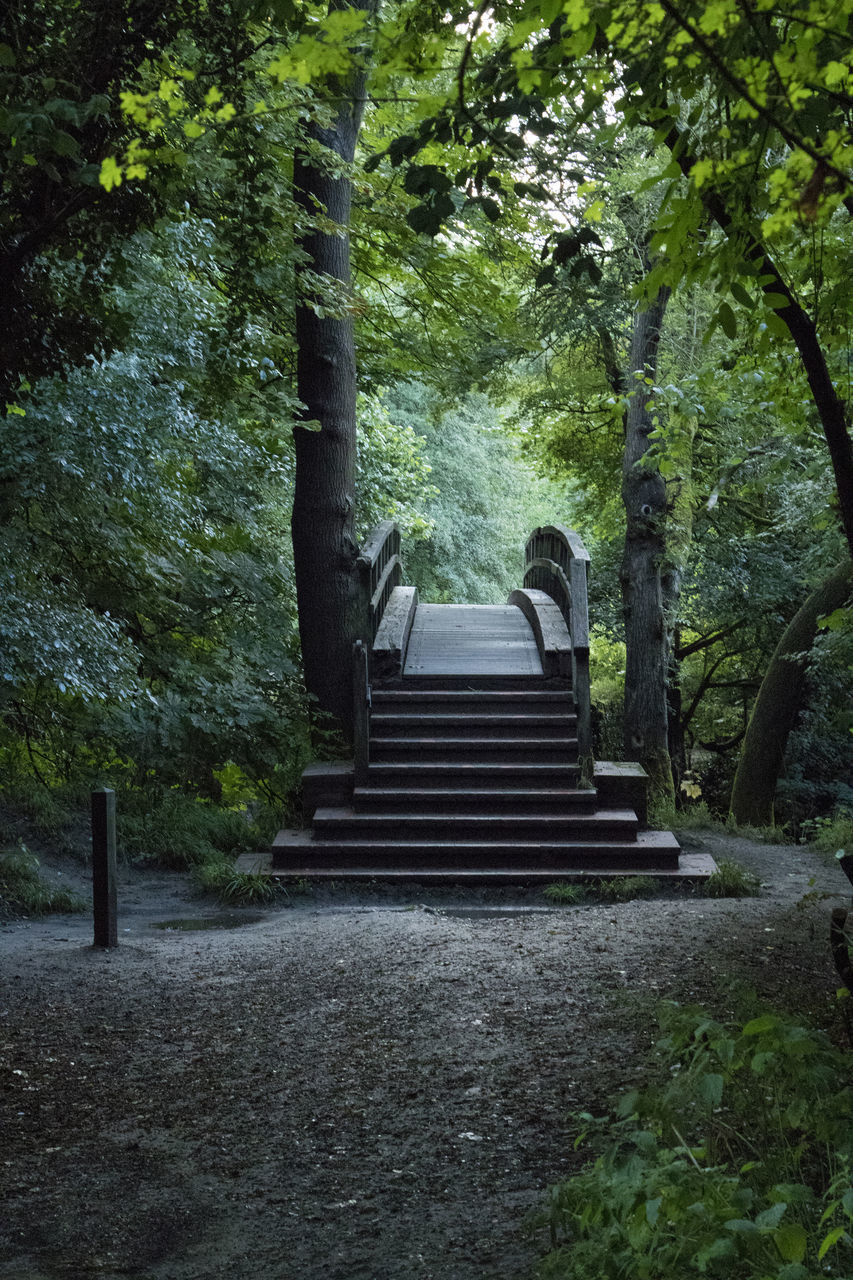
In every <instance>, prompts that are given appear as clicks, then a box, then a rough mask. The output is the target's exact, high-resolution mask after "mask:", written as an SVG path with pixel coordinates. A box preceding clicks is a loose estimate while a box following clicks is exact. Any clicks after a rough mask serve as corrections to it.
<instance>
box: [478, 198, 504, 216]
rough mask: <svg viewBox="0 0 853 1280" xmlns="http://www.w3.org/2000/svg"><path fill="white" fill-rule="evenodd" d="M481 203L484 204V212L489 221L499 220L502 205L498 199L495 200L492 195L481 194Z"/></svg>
mask: <svg viewBox="0 0 853 1280" xmlns="http://www.w3.org/2000/svg"><path fill="white" fill-rule="evenodd" d="M480 204H481V205H482V206H483V213H484V214H485V215H486V217H487V218H488V219H489V222H497V221H498V219H499V218H500V216H501V207H500V205H499V204H498V202H497V200H493V199H492V198H491V196H481V197H480Z"/></svg>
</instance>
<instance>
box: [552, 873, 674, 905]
mask: <svg viewBox="0 0 853 1280" xmlns="http://www.w3.org/2000/svg"><path fill="white" fill-rule="evenodd" d="M656 889H657V885H656V883H655V881H654V880H653V879H652V877H651V876H614V877H613V879H612V880H589V881H587V882H585V883H584V884H568V883H566V882H565V881H562V880H561V881H558V882H557V883H556V884H549V885H546V886H545V888H544V889H543V890H542V892H543V894H544V895H545V897H546V898H547V899H548V901H549V902H553V903H554V904H555V905H557V906H566V907H569V906H576V905H577V904H578V903H579V902H587V901H589V900H590V899H597V900H598V901H599V902H630V901H631V899H632V898H647V897H649V895H650V894H653V893H654V892H655V891H656Z"/></svg>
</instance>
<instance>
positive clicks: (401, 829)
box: [314, 814, 637, 845]
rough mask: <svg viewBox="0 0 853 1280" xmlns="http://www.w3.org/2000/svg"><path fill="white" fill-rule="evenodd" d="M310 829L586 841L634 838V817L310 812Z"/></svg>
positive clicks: (372, 836) (378, 835) (362, 835)
mask: <svg viewBox="0 0 853 1280" xmlns="http://www.w3.org/2000/svg"><path fill="white" fill-rule="evenodd" d="M314 833H315V835H316V836H317V837H318V839H321V840H375V841H376V842H377V843H378V844H381V843H387V842H389V841H404V842H408V841H418V840H425V841H430V840H458V841H459V842H460V843H462V842H464V841H466V840H476V841H481V842H486V841H488V840H495V839H498V840H520V841H523V842H525V843H530V842H531V841H536V842H539V841H544V842H546V843H547V842H550V841H558V840H568V841H576V840H583V841H585V842H587V843H589V844H595V845H598V844H602V843H607V842H608V841H613V840H618V841H620V842H622V843H626V844H627V843H628V842H629V841H631V840H633V839H635V838H636V835H637V824H636V822H633V823H629V822H600V823H597V822H591V823H589V825H584V826H581V825H580V823H579V821H578V818H577V817H575V818H561V817H558V816H555V817H553V818H552V819H551V820H550V821H544V822H543V821H537V820H536V819H535V818H523V817H519V818H514V817H513V818H509V817H506V818H502V819H496V818H494V817H491V816H488V815H483V816H482V817H476V816H475V817H471V816H470V815H468V816H466V820H465V821H464V822H463V821H462V820H461V819H460V817H459V816H458V815H456V816H454V815H450V816H449V817H446V818H443V817H426V816H425V815H424V816H419V817H417V818H415V817H410V818H407V817H404V816H403V815H402V814H401V815H399V816H398V817H397V818H396V819H395V821H393V822H382V821H380V820H377V819H374V818H372V817H371V816H370V815H369V814H365V815H364V816H363V818H362V820H361V821H344V820H343V819H341V820H337V821H331V820H330V821H320V820H318V819H317V818H316V816H315V818H314Z"/></svg>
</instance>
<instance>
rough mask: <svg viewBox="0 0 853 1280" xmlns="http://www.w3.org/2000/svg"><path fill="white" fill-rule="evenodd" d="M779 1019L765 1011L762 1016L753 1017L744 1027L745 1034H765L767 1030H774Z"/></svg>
mask: <svg viewBox="0 0 853 1280" xmlns="http://www.w3.org/2000/svg"><path fill="white" fill-rule="evenodd" d="M778 1025H779V1019H778V1018H777V1017H776V1016H775V1014H772V1013H764V1014H762V1015H761V1017H760V1018H753V1019H752V1021H751V1022H748V1023H747V1024H746V1026H745V1027H744V1029H743V1034H744V1035H745V1036H763V1035H764V1033H765V1032H766V1031H774V1030H775V1029H776V1027H778Z"/></svg>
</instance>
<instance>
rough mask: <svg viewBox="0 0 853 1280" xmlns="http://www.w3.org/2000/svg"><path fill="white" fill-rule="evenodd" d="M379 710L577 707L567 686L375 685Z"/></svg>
mask: <svg viewBox="0 0 853 1280" xmlns="http://www.w3.org/2000/svg"><path fill="white" fill-rule="evenodd" d="M373 706H374V709H375V710H376V711H380V712H385V711H394V712H401V711H408V710H410V709H411V710H416V711H430V712H440V713H442V714H445V715H453V714H455V713H457V712H458V713H462V714H464V715H468V713H469V712H474V713H478V712H482V711H493V710H494V711H506V712H515V711H519V712H523V713H527V714H536V715H540V716H552V715H565V714H567V713H570V712H572V711H574V706H575V698H574V694H573V693H571V692H570V691H568V690H566V689H552V690H541V689H530V690H523V689H514V690H513V689H389V688H378V689H377V688H375V687H374V689H373Z"/></svg>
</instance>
